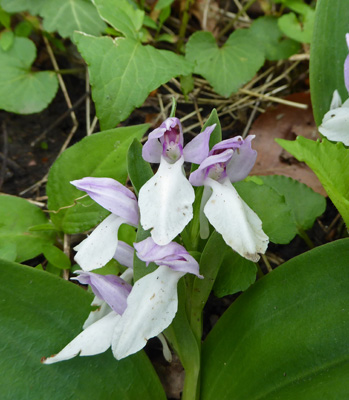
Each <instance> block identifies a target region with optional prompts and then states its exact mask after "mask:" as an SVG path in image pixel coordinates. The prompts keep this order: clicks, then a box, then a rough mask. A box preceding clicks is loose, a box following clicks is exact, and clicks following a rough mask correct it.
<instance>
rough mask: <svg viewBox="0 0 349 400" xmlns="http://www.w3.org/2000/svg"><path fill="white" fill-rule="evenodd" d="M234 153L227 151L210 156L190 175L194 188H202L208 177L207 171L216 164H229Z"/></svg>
mask: <svg viewBox="0 0 349 400" xmlns="http://www.w3.org/2000/svg"><path fill="white" fill-rule="evenodd" d="M233 153H234V151H233V150H231V149H227V150H225V151H223V153H219V154H215V155H211V156H208V157H207V158H206V159H205V160H204V161H203V162H202V163H201V164H200V166H199V168H198V169H197V170H195V171H194V172H192V173H191V174H190V176H189V182H190V183H191V184H192V185H193V186H202V185H203V184H204V181H205V178H206V175H207V169H208V168H210V167H212V166H214V165H215V164H217V165H219V164H223V163H226V162H228V161H229V160H230V159H231V157H232V155H233Z"/></svg>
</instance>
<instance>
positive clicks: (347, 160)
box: [276, 136, 349, 226]
mask: <svg viewBox="0 0 349 400" xmlns="http://www.w3.org/2000/svg"><path fill="white" fill-rule="evenodd" d="M276 141H277V142H278V143H279V145H280V146H281V147H283V148H284V149H285V150H286V151H288V152H289V153H291V154H292V155H293V156H295V157H296V158H297V160H299V161H304V162H305V163H306V164H307V165H308V166H309V167H310V168H311V169H312V170H313V171H314V172H315V174H316V176H317V177H318V178H319V180H320V182H321V183H322V185H323V187H324V188H325V190H326V192H327V193H328V195H329V197H330V199H331V200H332V201H333V204H334V205H335V206H336V207H337V209H338V211H339V212H340V214H341V215H342V217H343V219H344V221H345V223H346V224H347V226H349V169H348V165H349V149H348V148H346V147H345V146H344V145H343V144H342V143H331V142H329V141H328V140H326V139H323V140H322V142H320V141H316V142H315V141H314V140H309V139H305V138H304V137H302V136H298V137H297V139H296V140H295V141H288V140H282V139H276Z"/></svg>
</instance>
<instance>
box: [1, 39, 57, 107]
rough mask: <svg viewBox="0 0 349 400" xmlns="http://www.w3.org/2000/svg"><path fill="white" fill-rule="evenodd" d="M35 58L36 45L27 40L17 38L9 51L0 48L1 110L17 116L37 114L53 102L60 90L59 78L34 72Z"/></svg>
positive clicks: (49, 73) (43, 72)
mask: <svg viewBox="0 0 349 400" xmlns="http://www.w3.org/2000/svg"><path fill="white" fill-rule="evenodd" d="M35 58H36V48H35V45H34V43H33V42H32V41H31V40H29V39H27V38H21V37H15V38H14V40H13V43H12V45H11V47H10V48H9V49H7V50H6V51H4V50H3V49H2V48H1V47H0V70H1V74H0V109H3V110H6V111H10V112H14V113H18V114H31V113H36V112H39V111H41V110H43V109H44V108H46V107H47V106H48V104H49V103H50V102H51V100H52V99H53V98H54V96H55V94H56V92H57V89H58V81H57V77H56V74H55V73H53V72H48V71H41V72H32V71H31V65H32V63H33V61H34V60H35Z"/></svg>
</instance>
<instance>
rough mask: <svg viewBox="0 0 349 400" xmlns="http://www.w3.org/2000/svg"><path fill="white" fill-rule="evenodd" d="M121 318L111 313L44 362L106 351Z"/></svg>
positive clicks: (53, 361) (43, 361)
mask: <svg viewBox="0 0 349 400" xmlns="http://www.w3.org/2000/svg"><path fill="white" fill-rule="evenodd" d="M120 318H121V317H120V315H117V314H116V313H114V312H111V313H109V314H108V315H106V316H105V317H103V318H101V319H100V320H99V321H97V322H95V323H94V324H92V325H90V326H89V327H87V328H86V329H85V330H83V331H82V332H81V333H80V334H79V335H78V336H77V337H76V338H75V339H73V340H72V341H71V342H70V343H69V344H68V345H67V346H65V347H64V349H63V350H61V351H60V352H59V353H58V354H56V355H54V356H52V357H48V358H46V359H43V360H42V363H43V364H53V363H56V362H59V361H65V360H69V359H71V358H73V357H75V356H77V355H80V356H94V355H96V354H100V353H104V352H105V351H106V350H107V349H108V348H109V347H110V344H111V340H112V336H113V331H114V328H115V326H116V325H117V323H118V321H119V320H120Z"/></svg>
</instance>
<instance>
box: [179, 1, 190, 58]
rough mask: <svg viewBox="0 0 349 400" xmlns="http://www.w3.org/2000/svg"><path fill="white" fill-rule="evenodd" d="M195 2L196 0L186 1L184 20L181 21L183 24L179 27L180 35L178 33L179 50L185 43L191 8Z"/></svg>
mask: <svg viewBox="0 0 349 400" xmlns="http://www.w3.org/2000/svg"><path fill="white" fill-rule="evenodd" d="M193 3H194V0H186V2H185V7H184V11H183V17H182V22H181V26H180V28H179V35H178V42H177V50H178V51H181V48H182V46H183V43H184V38H185V32H186V30H187V26H188V22H189V10H190V7H191V6H192V4H193Z"/></svg>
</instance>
